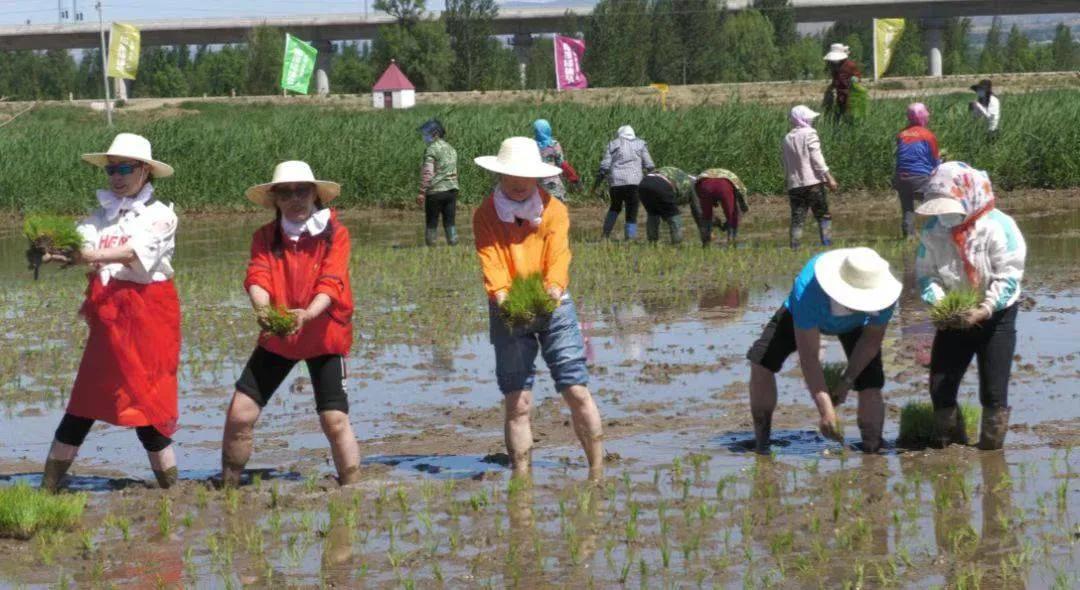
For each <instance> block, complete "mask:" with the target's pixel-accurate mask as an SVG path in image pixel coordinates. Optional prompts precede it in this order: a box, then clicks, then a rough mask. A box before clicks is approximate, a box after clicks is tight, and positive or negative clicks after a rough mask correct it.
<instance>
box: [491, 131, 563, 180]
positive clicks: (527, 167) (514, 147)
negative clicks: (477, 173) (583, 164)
mask: <svg viewBox="0 0 1080 590" xmlns="http://www.w3.org/2000/svg"><path fill="white" fill-rule="evenodd" d="M473 162H476V165H477V166H479V167H481V168H484V169H485V170H490V171H492V172H494V173H496V174H506V175H507V176H520V177H522V178H548V177H550V176H558V175H560V174H562V168H559V167H558V166H552V165H551V164H545V163H544V160H543V158H541V157H540V148H539V147H538V146H537V145H536V140H534V139H533V138H531V137H510V138H507V139H505V140H503V142H502V145H500V146H499V155H497V156H480V157H479V158H475V159H473Z"/></svg>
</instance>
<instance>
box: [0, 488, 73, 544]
mask: <svg viewBox="0 0 1080 590" xmlns="http://www.w3.org/2000/svg"><path fill="white" fill-rule="evenodd" d="M86 500H87V496H86V494H83V493H78V494H51V493H49V492H46V491H43V490H39V489H36V488H31V487H30V486H28V485H26V484H25V483H17V484H15V485H13V486H8V487H0V537H9V538H15V539H29V538H31V537H33V536H34V535H35V534H37V533H39V532H44V531H64V530H70V529H72V528H75V526H76V525H77V524H79V520H80V519H81V518H82V514H83V510H84V509H85V508H86Z"/></svg>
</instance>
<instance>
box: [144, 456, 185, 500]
mask: <svg viewBox="0 0 1080 590" xmlns="http://www.w3.org/2000/svg"><path fill="white" fill-rule="evenodd" d="M146 456H147V457H148V458H149V459H150V469H152V470H153V471H154V478H155V479H157V482H158V486H159V487H160V488H161V489H163V490H167V489H169V488H171V487H173V486H174V485H176V481H177V479H179V476H180V473H179V471H178V470H177V467H176V451H175V449H174V448H173V445H169V446H167V447H165V448H164V449H162V450H160V451H147V452H146Z"/></svg>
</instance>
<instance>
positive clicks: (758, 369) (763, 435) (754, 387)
mask: <svg viewBox="0 0 1080 590" xmlns="http://www.w3.org/2000/svg"><path fill="white" fill-rule="evenodd" d="M775 409H776V375H774V374H773V372H772V371H770V370H768V369H766V368H765V367H763V366H761V365H759V364H757V363H753V364H751V365H750V415H751V416H753V418H754V442H755V446H754V450H755V451H757V452H758V453H762V454H766V453H768V452H769V436H770V435H771V434H772V415H773V410H775Z"/></svg>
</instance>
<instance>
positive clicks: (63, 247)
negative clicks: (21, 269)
mask: <svg viewBox="0 0 1080 590" xmlns="http://www.w3.org/2000/svg"><path fill="white" fill-rule="evenodd" d="M23 235H24V236H26V239H27V240H29V241H30V247H29V248H28V249H27V250H26V261H27V263H29V266H30V269H31V270H33V271H34V279H35V280H37V278H38V272H39V271H40V270H41V264H42V259H43V258H44V257H45V255H46V254H53V255H57V254H59V255H61V256H66V257H68V258H70V257H72V256H74V255H75V253H76V252H77V251H78V250H79V248H81V247H82V242H83V239H82V236H81V235H80V234H79V232H78V231H77V230H76V229H75V224H74V223H73V222H72V221H71V220H70V219H67V218H65V217H58V216H56V215H32V216H30V217H27V218H26V221H24V222H23Z"/></svg>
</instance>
